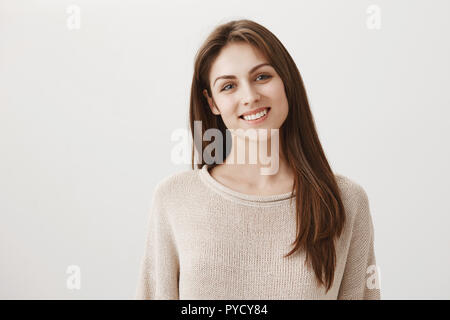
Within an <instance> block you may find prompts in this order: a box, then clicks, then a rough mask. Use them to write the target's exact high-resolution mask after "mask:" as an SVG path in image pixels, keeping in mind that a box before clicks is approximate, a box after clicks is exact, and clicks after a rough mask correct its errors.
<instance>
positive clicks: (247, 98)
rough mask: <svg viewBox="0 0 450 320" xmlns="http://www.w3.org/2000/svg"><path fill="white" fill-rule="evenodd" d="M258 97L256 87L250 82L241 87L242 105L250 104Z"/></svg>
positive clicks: (256, 100) (257, 99)
mask: <svg viewBox="0 0 450 320" xmlns="http://www.w3.org/2000/svg"><path fill="white" fill-rule="evenodd" d="M259 99H260V96H259V94H258V92H257V91H256V89H255V88H254V87H253V86H252V85H250V84H246V85H244V86H243V89H242V104H243V105H244V106H248V105H250V106H251V105H252V104H254V103H256V102H258V101H259Z"/></svg>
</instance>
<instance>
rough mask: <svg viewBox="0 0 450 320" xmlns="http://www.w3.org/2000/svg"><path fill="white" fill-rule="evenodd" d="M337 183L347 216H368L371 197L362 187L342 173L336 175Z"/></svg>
mask: <svg viewBox="0 0 450 320" xmlns="http://www.w3.org/2000/svg"><path fill="white" fill-rule="evenodd" d="M335 178H336V182H337V184H338V187H339V191H340V193H341V194H340V195H341V199H342V202H343V204H344V207H345V209H346V211H347V214H348V215H350V216H351V217H352V219H353V218H356V216H357V215H363V216H366V217H365V218H368V216H369V215H370V213H369V197H368V195H367V192H366V190H365V189H364V188H363V187H362V185H361V184H360V183H359V182H357V181H355V180H354V179H351V178H349V177H348V176H345V175H343V174H341V173H335Z"/></svg>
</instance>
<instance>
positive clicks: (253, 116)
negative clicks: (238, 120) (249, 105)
mask: <svg viewBox="0 0 450 320" xmlns="http://www.w3.org/2000/svg"><path fill="white" fill-rule="evenodd" d="M266 114H267V109H264V110H263V111H261V112H258V113H256V114H252V115H249V116H243V118H244V120H247V121H248V120H256V119H259V118H261V117H262V116H265V115H266Z"/></svg>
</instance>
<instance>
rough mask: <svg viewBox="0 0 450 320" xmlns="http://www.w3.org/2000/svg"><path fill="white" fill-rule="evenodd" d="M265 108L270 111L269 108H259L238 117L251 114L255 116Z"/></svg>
mask: <svg viewBox="0 0 450 320" xmlns="http://www.w3.org/2000/svg"><path fill="white" fill-rule="evenodd" d="M267 108H269V109H270V107H269V106H266V107H261V108H258V109H255V110H253V111H249V112H245V113H243V114H241V115H240V117H242V116H250V115H252V114H257V113H258V112H261V111H263V110H264V109H267Z"/></svg>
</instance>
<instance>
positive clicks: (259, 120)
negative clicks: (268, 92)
mask: <svg viewBox="0 0 450 320" xmlns="http://www.w3.org/2000/svg"><path fill="white" fill-rule="evenodd" d="M264 109H267V113H266V114H265V115H264V116H262V117H261V118H259V119H256V120H245V119H244V118H243V117H242V116H241V117H239V119H240V120H241V121H244V122H245V123H247V124H252V125H253V124H258V123H261V122H263V121H264V120H266V119H267V117H268V116H269V114H270V109H271V108H270V107H264V108H259V109H256V110H259V111H257V112H256V113H258V112H260V111H262V110H264ZM253 113H254V112H252V113H250V114H253ZM247 114H248V112H247ZM247 114H244V115H247Z"/></svg>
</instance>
